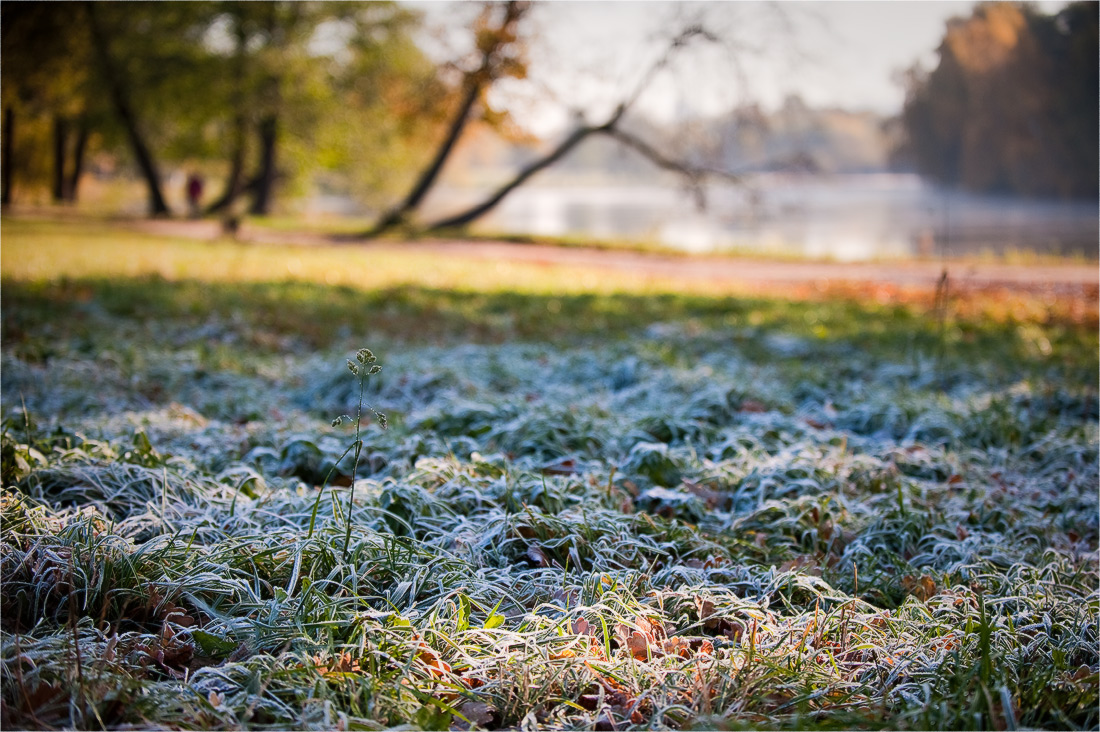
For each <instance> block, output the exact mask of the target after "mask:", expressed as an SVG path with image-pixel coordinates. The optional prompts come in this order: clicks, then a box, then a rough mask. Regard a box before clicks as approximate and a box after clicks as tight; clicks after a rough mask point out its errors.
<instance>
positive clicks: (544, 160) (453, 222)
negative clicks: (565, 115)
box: [428, 127, 599, 231]
mask: <svg viewBox="0 0 1100 732" xmlns="http://www.w3.org/2000/svg"><path fill="white" fill-rule="evenodd" d="M597 131H599V128H598V127H578V128H577V129H576V130H573V132H572V133H571V134H570V135H569V136H568V137H566V138H565V139H564V140H563V141H562V142H561V144H560V145H558V146H557V147H556V148H554V149H553V150H551V151H550V152H549V153H547V154H546V155H544V156H543V157H541V158H539V159H538V160H536V161H534V162H533V163H531V164H530V165H528V166H527V167H525V168H523V170H521V171H519V172H518V173H516V175H515V177H514V178H512V180H510V181H508V182H507V183H505V184H504V185H503V186H501V187H500V188H498V189H497V191H496V192H495V193H494V194H493V195H491V196H489V198H487V199H486V200H485V201H484V202H482V203H479V204H477V205H476V206H473V207H471V208H469V209H467V210H465V211H463V212H462V213H460V214H456V215H454V216H450V217H448V218H445V219H443V220H442V221H437V222H435V223H434V224H432V225H430V226H429V227H428V231H438V230H439V229H450V228H454V227H456V226H465V225H466V224H469V223H470V222H472V221H474V220H476V219H479V218H481V217H482V216H484V215H485V214H487V213H489V211H491V210H493V209H494V208H496V206H497V204H499V203H500V202H501V201H503V200H504V198H505V196H507V195H508V194H509V193H511V192H512V191H514V190H515V189H517V188H519V187H520V186H521V185H523V184H524V183H526V182H527V179H528V178H530V177H531V176H533V175H534V174H535V173H538V172H539V171H540V170H542V169H543V168H548V167H550V166H551V165H553V164H554V163H556V162H557V161H558V160H560V159H561V158H562V157H564V156H565V154H566V153H568V152H569V151H570V150H572V149H573V148H574V147H576V146H577V145H578V144H579V143H580V141H581V140H583V139H584V138H586V137H588V136H589V135H591V134H592V133H593V132H597Z"/></svg>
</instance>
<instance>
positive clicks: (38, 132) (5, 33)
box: [0, 3, 103, 204]
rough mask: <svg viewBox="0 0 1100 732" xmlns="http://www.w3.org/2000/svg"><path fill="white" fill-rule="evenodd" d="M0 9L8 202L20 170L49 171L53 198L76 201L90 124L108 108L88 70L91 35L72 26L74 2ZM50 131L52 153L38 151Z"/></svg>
mask: <svg viewBox="0 0 1100 732" xmlns="http://www.w3.org/2000/svg"><path fill="white" fill-rule="evenodd" d="M0 15H2V21H0V27H2V45H3V49H4V51H5V59H4V64H3V65H2V66H0V77H2V83H0V86H2V92H3V107H4V135H3V150H2V154H3V159H4V162H3V195H2V197H3V200H4V203H5V204H8V203H10V202H11V190H12V185H13V179H14V177H15V173H16V170H18V171H19V173H20V175H21V176H22V177H24V178H26V179H27V180H28V181H31V182H34V181H36V180H43V179H45V178H46V176H47V171H48V181H49V183H48V185H49V189H50V192H51V195H52V197H53V199H54V200H55V201H58V202H60V201H67V202H72V201H75V200H76V195H77V189H78V183H79V180H80V175H81V173H82V171H83V163H84V156H85V151H86V150H87V145H88V140H89V136H90V133H91V127H92V124H93V122H94V120H96V119H97V118H98V117H100V116H101V114H102V111H103V107H102V105H101V104H100V103H98V101H97V99H98V97H97V93H96V92H97V90H96V88H95V79H94V77H93V75H92V74H91V73H90V72H89V64H88V60H89V54H90V47H89V44H88V38H87V36H86V35H85V34H84V33H82V32H79V31H77V30H75V29H74V26H73V24H72V22H71V9H69V10H65V9H64V6H59V5H55V4H50V3H8V4H5V5H3V6H2V7H0ZM17 116H18V117H19V118H20V129H21V134H20V136H19V139H20V141H21V145H20V148H19V150H18V151H17V150H16V136H15V130H14V127H15V120H16V117H17ZM46 138H48V139H49V143H48V148H49V154H48V155H44V154H42V153H41V152H39V153H37V154H36V148H45V147H46V143H45V139H46ZM17 158H18V160H17Z"/></svg>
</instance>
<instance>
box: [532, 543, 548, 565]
mask: <svg viewBox="0 0 1100 732" xmlns="http://www.w3.org/2000/svg"><path fill="white" fill-rule="evenodd" d="M527 559H528V560H530V562H531V564H533V565H535V566H536V567H549V566H550V565H551V562H550V557H548V556H546V552H545V551H544V550H543V548H542V547H541V546H539V545H538V544H531V545H530V546H528V547H527Z"/></svg>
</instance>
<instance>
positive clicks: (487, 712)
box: [458, 701, 496, 727]
mask: <svg viewBox="0 0 1100 732" xmlns="http://www.w3.org/2000/svg"><path fill="white" fill-rule="evenodd" d="M458 711H459V712H460V713H461V714H462V716H463V717H465V718H466V719H468V720H470V722H471V723H473V724H475V725H477V726H478V727H488V726H489V725H490V724H492V722H493V718H494V714H493V712H494V711H496V710H494V709H493V707H491V706H489V705H488V704H486V703H485V702H478V701H468V702H463V703H462V704H461V705H460V706H459V707H458Z"/></svg>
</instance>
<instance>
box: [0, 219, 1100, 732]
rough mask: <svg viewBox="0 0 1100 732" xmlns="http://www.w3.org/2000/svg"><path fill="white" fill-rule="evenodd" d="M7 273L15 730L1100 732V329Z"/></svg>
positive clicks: (248, 256) (565, 274)
mask: <svg viewBox="0 0 1100 732" xmlns="http://www.w3.org/2000/svg"><path fill="white" fill-rule="evenodd" d="M2 236H3V252H2V256H3V262H2V274H3V281H2V284H0V315H2V321H3V332H2V343H3V349H2V364H0V365H2V368H3V371H2V382H0V386H2V394H0V396H2V419H3V422H2V443H0V450H2V458H3V460H2V478H3V494H2V498H0V501H2V503H0V520H2V532H3V534H2V542H0V547H2V555H0V581H2V583H3V590H2V594H0V618H2V621H0V629H2V635H0V682H2V690H0V703H2V710H0V711H2V718H0V723H2V724H3V726H4V727H5V728H21V727H33V728H55V727H79V728H87V727H90V728H104V727H107V728H129V729H132V728H165V727H171V728H234V729H236V728H250V729H254V728H260V729H287V728H293V729H305V728H321V729H380V728H384V727H391V726H398V725H407V726H409V727H416V728H421V729H447V728H452V729H466V728H471V727H477V728H490V729H492V728H507V727H521V728H524V729H536V728H550V729H574V728H576V729H593V728H594V729H600V730H622V729H631V728H634V729H652V728H701V729H755V728H795V729H805V728H832V729H835V728H865V729H879V728H904V729H997V730H1003V729H1015V728H1024V727H1042V728H1051V729H1096V728H1097V727H1098V726H1100V711H1098V704H1100V674H1098V672H1100V650H1098V642H1100V638H1098V622H1100V589H1098V585H1097V573H1098V571H1100V555H1098V521H1100V519H1098V510H1100V498H1098V481H1097V471H1098V460H1100V458H1098V450H1100V435H1098V415H1097V377H1098V363H1097V360H1098V338H1097V327H1096V320H1095V313H1096V303H1095V302H1087V303H1059V304H1052V303H1051V302H1046V301H1044V300H1043V299H1042V298H1041V297H1040V296H1038V295H1036V296H1029V295H1026V294H1018V295H1015V296H1013V297H1012V298H1009V299H1006V298H1003V297H994V296H989V295H981V294H972V295H969V296H967V298H966V299H964V300H956V301H952V302H951V303H949V305H948V307H947V308H946V309H945V310H943V311H937V310H936V309H934V308H933V307H932V305H933V303H932V302H931V293H928V294H927V296H926V297H924V298H923V299H922V298H920V297H906V298H900V299H899V298H890V297H885V298H879V297H871V296H868V293H867V292H860V291H852V292H849V293H847V294H846V295H845V296H841V295H840V294H836V293H834V296H832V297H827V298H818V299H815V300H797V299H790V298H784V297H778V296H776V297H763V296H759V295H755V296H748V295H746V294H745V293H737V292H731V291H728V290H723V289H722V288H720V287H718V286H716V285H708V286H705V287H702V288H698V287H697V288H696V289H695V290H694V291H691V292H690V294H687V293H686V292H685V283H684V282H676V281H673V280H662V279H659V278H652V277H646V278H643V277H638V276H633V275H630V274H626V273H599V274H595V273H593V272H586V271H577V270H571V269H569V268H567V267H540V266H536V265H530V264H526V265H525V264H510V265H506V266H501V267H496V266H493V267H490V268H486V267H485V266H484V265H483V264H481V263H478V262H472V261H463V260H459V259H454V260H442V261H441V260H439V259H438V258H432V257H430V256H428V255H426V254H424V253H418V252H417V251H415V250H410V251H409V252H407V253H399V252H397V253H395V252H392V251H389V252H388V253H385V254H379V253H378V252H376V251H372V250H371V249H370V248H351V247H291V246H287V247H274V246H271V247H268V246H264V247H259V246H252V247H250V246H242V245H238V244H233V243H228V242H224V243H198V242H193V241H182V240H171V239H162V238H153V237H148V236H142V235H138V234H134V233H122V232H119V231H116V230H113V229H112V228H111V227H110V226H109V224H106V223H102V224H95V225H90V224H85V225H78V224H74V223H46V222H26V221H18V220H15V221H10V220H6V221H4V223H3V230H2ZM364 346H369V348H370V349H372V350H373V354H370V355H368V354H365V353H364V354H359V355H358V356H357V350H358V349H360V348H362V347H364ZM373 358H377V361H372V360H371V359H373ZM349 363H350V364H351V365H352V366H354V367H355V370H356V371H357V372H358V373H352V372H351V369H350V368H349V365H348V364H349ZM378 365H380V366H381V367H382V369H381V371H380V372H377V373H368V372H369V371H371V370H372V369H371V367H372V366H378ZM371 408H373V409H374V410H376V411H377V413H383V414H385V415H386V423H387V428H386V429H382V427H381V426H380V424H379V419H378V418H377V417H376V416H375V414H374V413H372V411H371ZM357 448H358V449H357Z"/></svg>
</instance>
